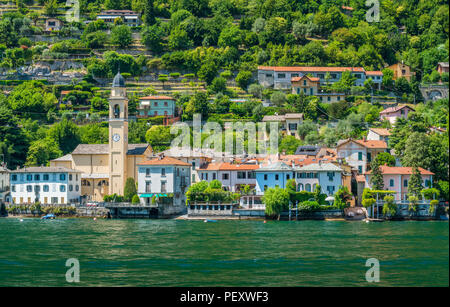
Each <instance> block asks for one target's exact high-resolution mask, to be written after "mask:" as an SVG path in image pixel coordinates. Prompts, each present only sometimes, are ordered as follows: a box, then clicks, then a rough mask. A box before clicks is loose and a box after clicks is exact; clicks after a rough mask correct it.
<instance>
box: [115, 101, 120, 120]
mask: <svg viewBox="0 0 450 307" xmlns="http://www.w3.org/2000/svg"><path fill="white" fill-rule="evenodd" d="M114 118H120V107H119V105H118V104H116V105H114Z"/></svg>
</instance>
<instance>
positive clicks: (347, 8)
mask: <svg viewBox="0 0 450 307" xmlns="http://www.w3.org/2000/svg"><path fill="white" fill-rule="evenodd" d="M341 7H342V9H343V10H348V11H353V8H352V7H351V6H345V5H343V6H341Z"/></svg>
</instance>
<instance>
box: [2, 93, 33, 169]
mask: <svg viewBox="0 0 450 307" xmlns="http://www.w3.org/2000/svg"><path fill="white" fill-rule="evenodd" d="M0 136H1V137H0V156H2V158H3V159H4V162H6V163H7V164H8V167H9V168H11V169H13V168H15V167H16V166H19V165H23V163H24V162H25V159H26V153H27V148H28V141H27V138H26V136H25V133H24V132H23V130H22V129H20V127H19V125H18V120H17V118H16V117H15V116H14V115H13V113H12V111H11V110H10V109H9V108H7V107H6V105H5V104H4V103H2V96H1V95H0Z"/></svg>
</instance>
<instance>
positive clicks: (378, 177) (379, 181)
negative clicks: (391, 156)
mask: <svg viewBox="0 0 450 307" xmlns="http://www.w3.org/2000/svg"><path fill="white" fill-rule="evenodd" d="M371 166H372V178H371V179H370V182H371V183H372V188H373V189H374V190H384V181H383V174H382V173H381V170H380V166H379V165H378V163H377V162H376V160H374V161H372V163H371Z"/></svg>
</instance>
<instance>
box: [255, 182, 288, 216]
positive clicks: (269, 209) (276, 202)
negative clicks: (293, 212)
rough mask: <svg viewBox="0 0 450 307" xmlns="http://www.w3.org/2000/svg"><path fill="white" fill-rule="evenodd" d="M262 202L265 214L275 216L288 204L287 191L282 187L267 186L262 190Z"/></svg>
mask: <svg viewBox="0 0 450 307" xmlns="http://www.w3.org/2000/svg"><path fill="white" fill-rule="evenodd" d="M262 201H263V203H264V204H265V205H266V215H268V216H271V217H275V216H276V215H278V219H279V218H280V214H281V212H282V211H283V210H286V209H287V208H288V206H289V193H288V192H287V191H286V190H285V189H282V188H269V189H267V190H266V191H265V192H264V196H263V197H262Z"/></svg>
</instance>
